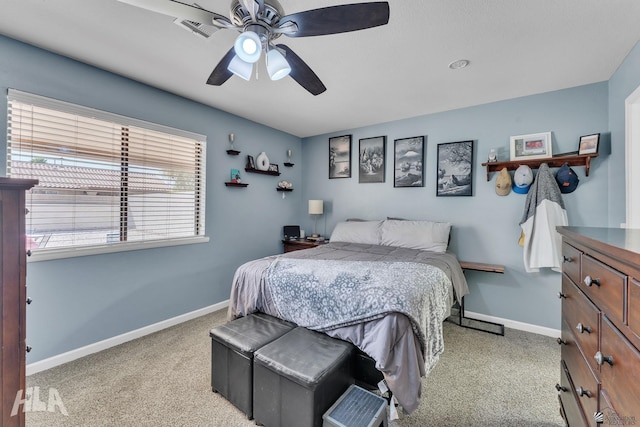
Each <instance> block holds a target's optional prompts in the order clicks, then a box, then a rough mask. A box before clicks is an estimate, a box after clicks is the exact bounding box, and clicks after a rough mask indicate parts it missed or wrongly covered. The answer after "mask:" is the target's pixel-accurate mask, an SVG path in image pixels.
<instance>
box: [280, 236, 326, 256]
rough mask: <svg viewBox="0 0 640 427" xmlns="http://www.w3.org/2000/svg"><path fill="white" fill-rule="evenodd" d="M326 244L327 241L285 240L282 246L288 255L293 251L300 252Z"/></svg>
mask: <svg viewBox="0 0 640 427" xmlns="http://www.w3.org/2000/svg"><path fill="white" fill-rule="evenodd" d="M325 243H326V241H322V242H313V241H311V240H305V239H300V240H283V241H282V246H283V247H284V252H285V253H287V252H292V251H299V250H302V249H310V248H315V247H316V246H319V245H323V244H325Z"/></svg>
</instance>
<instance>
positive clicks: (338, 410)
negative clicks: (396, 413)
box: [322, 385, 388, 427]
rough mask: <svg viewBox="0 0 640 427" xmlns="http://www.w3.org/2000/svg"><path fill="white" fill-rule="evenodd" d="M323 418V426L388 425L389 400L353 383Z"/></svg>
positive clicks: (374, 426) (362, 426) (375, 426)
mask: <svg viewBox="0 0 640 427" xmlns="http://www.w3.org/2000/svg"><path fill="white" fill-rule="evenodd" d="M322 418H323V420H324V422H323V423H322V426H323V427H380V426H383V427H387V424H388V423H387V401H386V400H385V399H383V398H382V397H380V396H377V395H375V394H373V393H371V392H370V391H367V390H365V389H363V388H361V387H358V386H357V385H351V386H349V389H348V390H347V391H346V392H345V393H344V394H343V395H342V396H340V399H338V401H337V402H336V403H334V404H333V405H332V406H331V408H329V410H328V411H327V412H325V414H324V415H323V416H322Z"/></svg>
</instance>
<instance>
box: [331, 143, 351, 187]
mask: <svg viewBox="0 0 640 427" xmlns="http://www.w3.org/2000/svg"><path fill="white" fill-rule="evenodd" d="M333 178H351V135H342V136H334V137H331V138H329V179H333Z"/></svg>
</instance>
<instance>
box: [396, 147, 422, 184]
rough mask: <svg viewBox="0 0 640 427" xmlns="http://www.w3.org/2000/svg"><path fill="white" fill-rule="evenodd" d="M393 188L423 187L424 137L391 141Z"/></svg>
mask: <svg viewBox="0 0 640 427" xmlns="http://www.w3.org/2000/svg"><path fill="white" fill-rule="evenodd" d="M393 186H394V187H424V136H414V137H411V138H401V139H396V140H394V141H393Z"/></svg>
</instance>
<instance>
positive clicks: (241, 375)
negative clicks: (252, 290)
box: [209, 313, 295, 419]
mask: <svg viewBox="0 0 640 427" xmlns="http://www.w3.org/2000/svg"><path fill="white" fill-rule="evenodd" d="M294 328H295V324H293V323H290V322H287V321H284V320H281V319H277V318H275V317H272V316H268V315H266V314H264V313H254V314H250V315H248V316H245V317H241V318H239V319H236V320H233V321H231V322H227V323H225V324H224V325H220V326H216V327H215V328H213V329H211V332H209V336H210V337H211V389H212V390H213V391H214V392H217V393H220V395H222V396H223V397H225V398H226V399H227V400H228V401H229V402H231V403H232V404H233V405H234V406H235V407H237V408H238V409H240V410H241V411H242V412H244V413H245V414H246V415H247V417H248V418H249V419H252V418H253V355H254V352H255V351H256V350H257V349H259V348H260V347H262V346H264V345H265V344H268V343H270V342H271V341H273V340H275V339H277V338H279V337H281V336H282V335H284V334H286V333H287V332H289V331H291V330H293V329H294Z"/></svg>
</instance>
